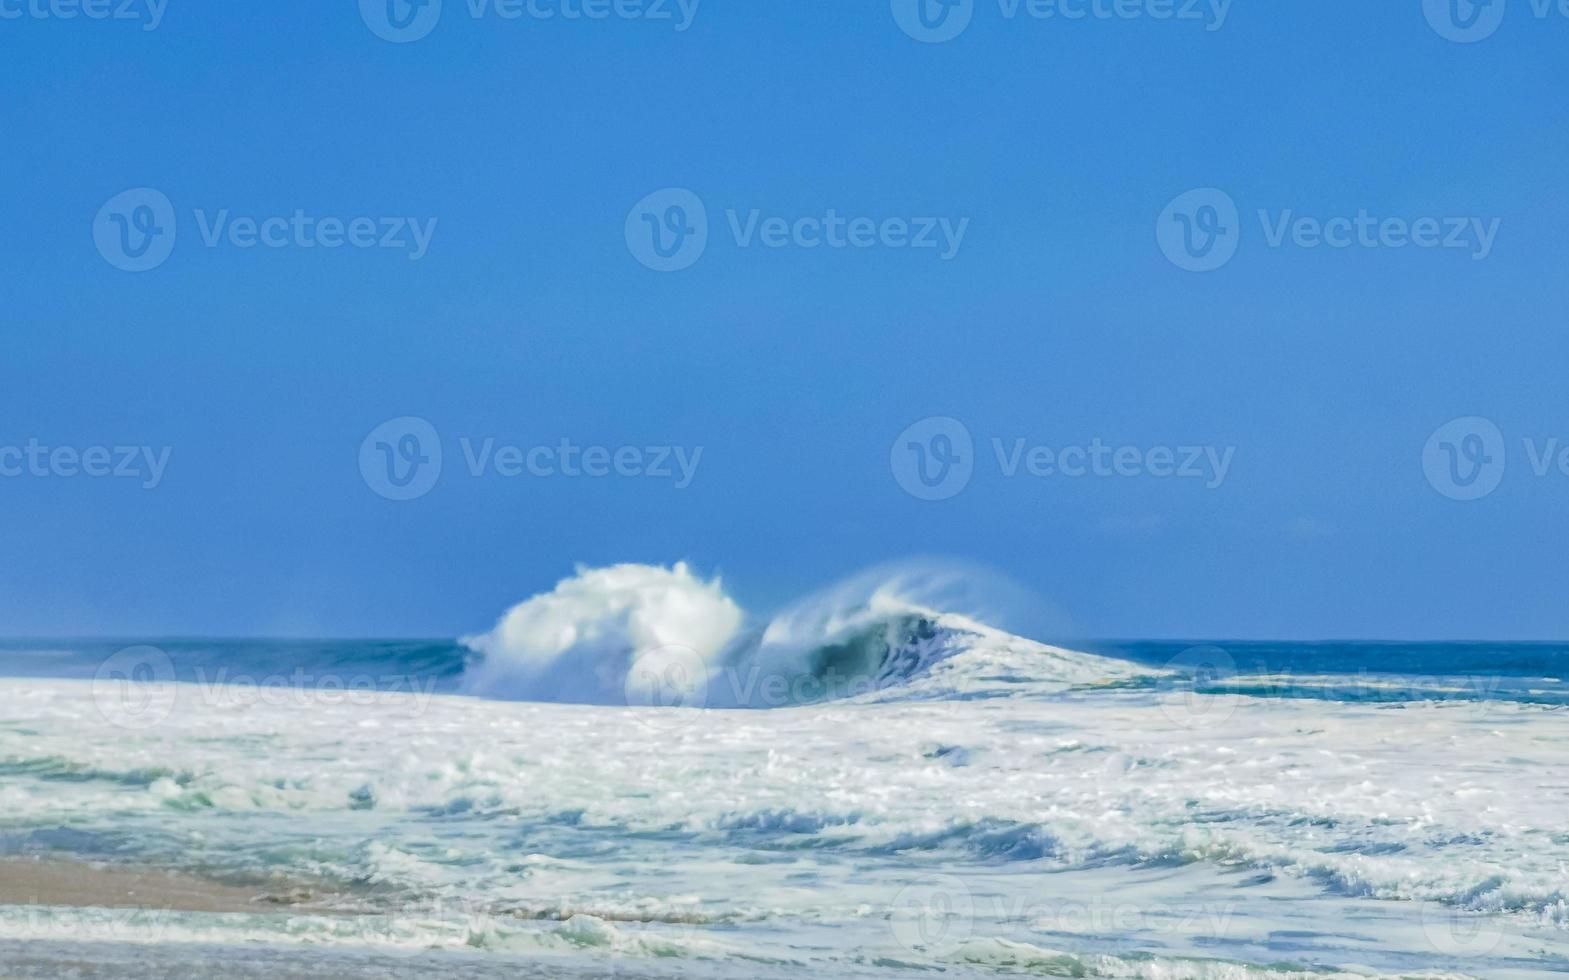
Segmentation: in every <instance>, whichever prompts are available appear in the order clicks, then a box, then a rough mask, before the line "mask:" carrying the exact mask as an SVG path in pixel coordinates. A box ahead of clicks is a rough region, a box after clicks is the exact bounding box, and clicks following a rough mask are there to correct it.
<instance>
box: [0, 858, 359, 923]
mask: <svg viewBox="0 0 1569 980" xmlns="http://www.w3.org/2000/svg"><path fill="white" fill-rule="evenodd" d="M335 897H339V896H337V895H336V894H335V893H332V892H324V891H322V890H320V889H317V888H306V887H296V886H288V887H281V888H280V887H276V886H272V887H269V886H265V885H258V886H254V887H245V886H240V885H229V884H223V883H220V882H215V881H208V880H206V879H203V878H198V877H195V876H193V875H186V874H180V873H178V872H174V871H165V870H155V869H139V868H115V867H105V866H100V865H93V864H87V863H79V862H74V861H59V860H38V859H31V858H6V859H0V905H19V906H32V905H49V906H60V907H70V908H101V909H144V910H149V911H153V910H158V911H166V912H213V913H232V912H251V913H256V912H267V911H274V910H279V909H283V908H288V909H295V910H309V911H311V912H312V913H313V914H331V913H332V910H331V909H330V908H328V901H329V900H330V899H332V898H335Z"/></svg>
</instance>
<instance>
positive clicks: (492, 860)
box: [0, 566, 1569, 980]
mask: <svg viewBox="0 0 1569 980" xmlns="http://www.w3.org/2000/svg"><path fill="white" fill-rule="evenodd" d="M921 592H922V590H919V589H912V588H910V587H909V583H907V582H879V583H877V584H875V585H873V586H870V587H869V586H867V585H866V584H865V583H861V584H858V585H856V586H854V587H850V588H840V589H835V590H831V591H830V592H829V593H826V594H825V595H823V596H818V597H813V598H812V599H811V600H808V601H804V602H803V603H800V604H798V605H796V606H794V607H791V608H790V609H787V610H786V611H784V612H783V613H780V614H777V615H775V616H773V617H770V618H768V619H766V620H754V619H752V618H751V617H749V616H747V614H745V613H744V612H742V611H741V610H740V609H739V607H738V606H736V605H735V604H734V602H733V601H732V600H730V599H729V597H727V596H725V595H724V594H723V592H722V590H720V588H719V586H718V584H717V583H706V582H702V581H701V580H699V579H697V578H696V577H695V576H693V575H692V574H691V573H690V572H689V571H687V570H686V569H684V568H683V567H681V566H677V567H676V568H675V569H648V568H643V567H641V566H617V567H616V568H611V569H597V570H592V569H591V570H583V571H581V572H580V573H579V575H578V576H576V577H575V578H573V579H570V580H568V581H566V582H563V583H562V584H561V585H560V586H558V587H557V588H556V589H555V590H554V591H552V592H550V593H546V594H543V595H541V596H537V597H535V598H534V599H531V600H529V601H528V602H525V603H523V604H521V605H519V606H518V607H517V608H516V609H514V610H512V611H511V612H510V613H508V614H507V616H506V617H504V618H503V619H502V620H501V622H499V623H498V624H497V625H496V627H495V628H494V629H493V630H491V631H490V632H487V633H482V634H478V635H476V636H471V637H466V638H463V639H459V640H440V641H428V640H417V641H406V640H369V641H344V640H333V641H259V640H191V639H179V640H172V639H161V638H127V639H121V640H114V641H96V640H95V641H91V642H74V641H71V642H67V641H47V642H39V641H31V642H29V641H8V642H6V643H4V644H0V673H3V674H5V675H6V677H5V678H4V679H0V874H3V873H4V868H5V867H6V865H5V864H4V861H5V860H7V859H9V860H18V859H37V860H39V861H42V862H52V861H68V862H89V863H92V864H93V865H94V866H98V867H104V868H134V869H139V870H143V871H145V870H147V869H155V870H158V871H170V872H175V873H178V874H179V875H182V876H189V877H190V878H192V879H200V880H204V881H211V882H216V883H223V884H226V885H233V886H238V887H244V888H249V889H251V890H252V891H254V892H256V893H257V894H258V895H265V896H266V897H265V899H263V900H261V901H258V902H257V903H256V905H255V908H254V909H253V910H251V911H245V912H234V911H213V910H204V909H195V908H157V907H150V908H98V907H93V906H92V905H91V904H90V903H88V902H83V903H80V904H79V905H75V906H60V905H52V906H39V905H34V904H27V903H19V904H13V905H5V904H0V975H6V964H7V963H10V964H11V965H12V967H13V968H14V969H16V970H23V967H22V966H19V965H18V964H24V965H25V964H26V963H33V962H35V961H36V962H42V963H45V964H52V965H53V966H50V967H49V969H53V968H55V967H58V966H59V964H62V963H69V964H73V965H74V966H73V968H75V967H80V966H81V965H82V964H91V963H98V964H99V965H100V966H103V964H109V966H103V970H104V971H106V972H102V973H101V974H95V973H93V972H92V971H91V970H90V969H88V970H86V972H84V973H83V975H105V976H108V975H135V967H134V964H136V963H142V964H143V965H144V966H145V967H146V971H145V973H146V975H148V976H154V975H176V971H174V970H172V969H171V968H169V967H168V965H167V964H168V963H169V962H171V957H170V951H171V950H178V951H180V952H179V953H178V955H177V956H175V957H173V959H178V960H179V961H180V962H181V964H182V967H181V968H182V969H189V970H191V971H193V972H192V974H191V975H203V974H202V971H203V970H208V971H220V972H221V971H224V970H228V971H230V972H232V974H233V975H241V974H242V973H243V969H242V967H244V969H256V970H261V967H258V966H257V965H256V964H258V963H261V964H267V963H270V964H272V965H271V966H270V967H267V969H266V971H263V972H267V973H268V975H273V976H285V975H294V974H293V973H292V972H291V971H298V974H299V975H300V976H305V975H307V974H309V975H315V976H321V975H335V974H336V973H337V972H338V971H340V970H341V971H342V972H343V974H344V975H349V974H350V973H354V971H359V972H362V973H365V975H378V976H403V975H410V976H413V975H428V974H429V973H430V972H431V971H441V972H443V973H444V974H445V975H452V976H468V975H474V976H490V975H496V976H503V975H505V976H532V975H541V976H545V975H549V976H591V975H592V976H599V975H605V976H608V975H619V976H649V977H655V976H697V977H773V976H781V977H783V976H801V975H806V974H810V975H813V976H816V977H863V976H864V977H906V976H926V977H930V976H933V975H942V976H958V977H968V976H1012V975H1040V976H1071V977H1136V978H1150V980H1157V978H1160V980H1165V978H1172V980H1176V978H1194V980H1198V978H1204V980H1209V978H1232V980H1251V978H1255V977H1257V978H1282V980H1283V978H1293V977H1304V978H1306V977H1320V976H1358V977H1366V976H1387V977H1397V976H1424V977H1439V976H1453V977H1485V978H1505V977H1546V976H1550V975H1561V974H1563V973H1564V972H1566V971H1569V821H1566V817H1565V815H1566V814H1569V708H1566V707H1565V706H1566V705H1569V686H1566V685H1565V683H1564V680H1563V678H1565V677H1566V676H1569V645H1563V644H1535V643H1486V642H1465V643H1387V642H1381V643H1353V642H1326V643H1259V642H1233V641H1205V642H1194V641H1186V642H1164V641H1163V642H1131V643H1130V642H1084V643H1072V644H1063V645H1048V644H1045V643H1041V642H1038V641H1036V640H1033V639H1027V638H1024V637H1022V636H1019V635H1015V634H1013V633H1009V632H1006V631H1005V630H1003V629H1001V628H999V627H997V626H994V625H990V624H989V623H988V621H986V620H985V619H983V618H980V617H979V616H978V615H977V614H976V613H975V612H974V611H973V610H970V609H963V610H956V609H951V608H946V607H944V606H942V605H939V604H937V600H936V599H935V598H934V597H933V596H931V595H929V594H921ZM159 963H162V964H164V966H161V967H160V966H155V965H148V964H159ZM115 964H118V966H115ZM245 964H250V965H249V966H245ZM346 964H358V965H357V966H354V967H353V968H352V969H351V968H350V966H348V965H346ZM28 969H31V968H30V967H29V968H28ZM39 970H40V972H39V973H38V974H37V975H47V970H46V969H45V968H43V967H40V968H39ZM18 975H29V976H30V975H34V974H33V973H30V972H25V971H23V972H20V973H18ZM178 975H184V974H178ZM244 975H250V974H248V973H246V974H244ZM256 975H261V973H260V972H258V973H257V974H256ZM354 975H358V973H354Z"/></svg>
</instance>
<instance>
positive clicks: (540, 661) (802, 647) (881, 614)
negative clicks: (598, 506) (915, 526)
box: [460, 564, 1148, 708]
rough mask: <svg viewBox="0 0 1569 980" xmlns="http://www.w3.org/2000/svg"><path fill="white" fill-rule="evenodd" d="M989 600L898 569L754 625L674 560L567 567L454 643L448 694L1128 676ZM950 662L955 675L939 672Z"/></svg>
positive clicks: (880, 691)
mask: <svg viewBox="0 0 1569 980" xmlns="http://www.w3.org/2000/svg"><path fill="white" fill-rule="evenodd" d="M998 591H999V590H997V589H996V588H994V587H993V585H992V584H991V583H987V584H986V586H985V588H984V590H979V591H978V586H977V583H976V582H975V578H974V573H973V572H959V571H956V570H953V569H948V568H944V567H940V566H936V565H930V564H927V565H915V564H911V565H905V566H900V567H897V568H883V569H878V570H874V571H871V572H868V573H865V574H863V575H860V576H857V577H855V578H852V579H849V580H846V581H844V582H841V583H839V584H837V585H835V586H833V587H831V588H828V589H825V590H823V591H821V592H819V593H816V594H814V595H811V596H809V597H807V598H806V599H803V600H801V601H799V602H797V603H794V604H792V605H791V606H789V607H788V608H786V609H785V610H783V611H782V612H780V613H778V614H776V615H774V616H772V617H769V618H767V619H766V620H755V619H749V618H748V617H747V616H746V614H745V613H743V611H742V610H741V607H740V606H738V605H737V604H736V603H735V602H734V601H733V600H732V599H731V598H730V597H729V596H728V595H726V594H725V592H724V589H723V586H722V584H721V582H720V581H719V579H717V578H715V579H713V580H707V581H705V580H704V579H702V578H701V577H699V576H698V575H697V574H695V573H694V572H693V571H692V569H691V568H689V567H688V566H687V565H685V564H676V565H674V566H671V567H668V568H666V567H660V566H651V565H635V564H624V565H614V566H611V567H608V568H579V569H578V571H577V573H576V574H575V575H573V576H572V577H570V578H567V579H564V580H563V581H561V582H559V583H557V585H556V586H555V588H553V589H552V590H551V591H549V592H546V593H542V594H540V595H536V596H533V597H531V598H529V599H527V600H525V601H523V602H522V603H519V604H518V605H517V606H514V607H513V608H512V609H511V610H509V611H508V612H507V613H506V614H505V615H503V616H502V618H501V620H500V621H499V622H498V623H497V624H496V626H495V628H493V629H492V630H490V631H489V632H487V633H483V634H479V635H475V636H469V637H465V638H464V639H463V641H462V642H463V643H464V644H465V645H466V646H467V647H468V648H469V649H471V650H472V651H474V652H475V654H477V657H476V658H475V660H474V662H473V663H472V664H470V666H469V668H468V669H467V671H466V672H465V674H464V676H463V678H462V680H461V682H460V690H461V691H462V692H463V693H466V694H472V695H478V696H483V697H490V698H501V699H510V700H527V701H550V702H566V703H577V704H600V705H613V704H631V705H634V706H685V707H730V708H762V707H786V706H791V705H799V704H807V703H814V702H820V701H828V700H840V699H845V698H877V699H881V700H886V699H887V698H889V697H891V696H907V697H912V698H916V697H933V696H955V695H973V696H986V695H987V694H988V690H987V687H988V685H987V683H986V681H987V668H988V666H989V667H992V668H998V667H1006V668H1008V669H1005V670H1003V671H1002V674H1001V675H999V676H994V677H992V678H991V679H992V680H993V681H996V680H1004V681H1008V680H1011V681H1021V680H1027V681H1030V682H1033V683H1036V684H1052V683H1054V682H1055V683H1056V684H1058V685H1059V686H1060V685H1061V684H1062V683H1083V682H1087V681H1092V680H1095V679H1100V678H1105V677H1107V676H1109V675H1115V676H1118V677H1125V676H1128V675H1131V674H1133V673H1135V671H1134V670H1133V668H1131V667H1129V666H1128V665H1126V664H1123V663H1121V662H1119V661H1114V660H1111V659H1109V658H1103V657H1098V656H1094V655H1091V654H1079V653H1073V652H1071V651H1067V650H1062V649H1058V648H1054V647H1048V646H1046V645H1044V644H1039V643H1035V642H1034V641H1030V640H1026V639H1023V638H1022V637H1018V636H1014V635H1012V634H1009V633H1006V632H1004V631H1002V630H998V629H995V628H993V627H991V626H988V625H985V624H984V623H983V622H982V620H981V619H980V616H981V615H984V613H980V612H977V611H976V610H979V609H981V608H982V607H983V605H984V603H985V599H984V598H983V597H985V596H993V597H994V596H995V595H996V593H997V592H998ZM960 610H964V611H960ZM961 662H962V666H963V667H967V668H969V669H968V670H964V669H954V668H955V667H957V666H959V665H960V664H961ZM939 668H944V669H942V670H939ZM939 673H940V674H941V675H942V677H941V678H940V679H939V678H937V676H936V675H938V674H939ZM994 673H995V672H994ZM1145 673H1148V672H1147V671H1146V672H1145ZM991 687H995V685H994V684H993V685H991ZM990 693H994V694H995V693H998V692H997V691H995V690H992V691H990Z"/></svg>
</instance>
